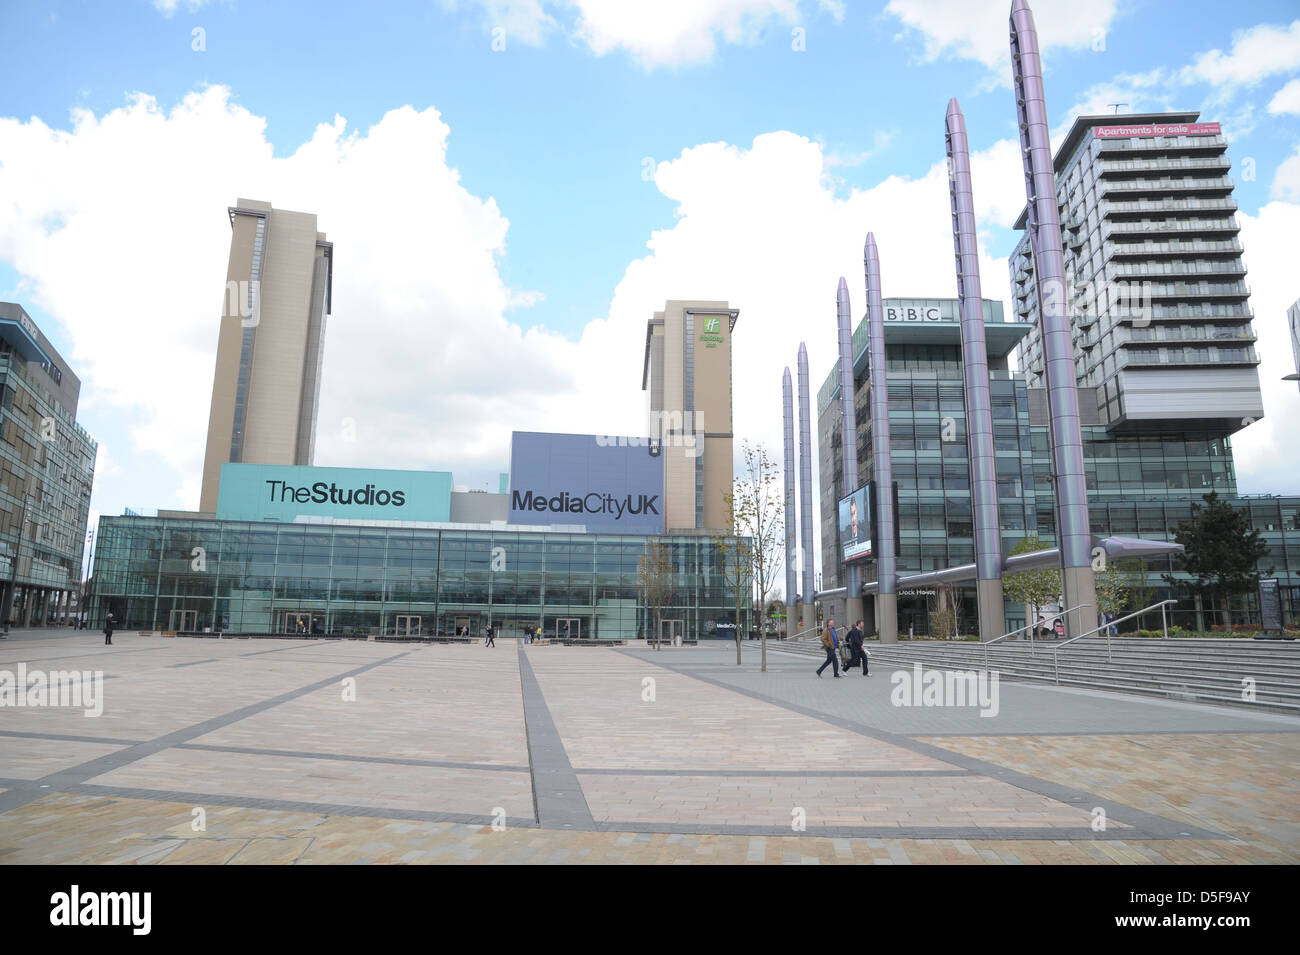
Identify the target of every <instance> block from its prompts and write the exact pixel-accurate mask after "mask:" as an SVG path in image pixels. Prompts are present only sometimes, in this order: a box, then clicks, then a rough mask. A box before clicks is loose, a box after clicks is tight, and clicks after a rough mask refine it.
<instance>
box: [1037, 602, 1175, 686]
mask: <svg viewBox="0 0 1300 955" xmlns="http://www.w3.org/2000/svg"><path fill="white" fill-rule="evenodd" d="M1176 603H1178V601H1177V600H1162V601H1160V602H1159V603H1154V604H1152V605H1151V606H1149V607H1143V608H1142V609H1141V610H1134V611H1133V612H1132V613H1130V614H1126V615H1125V616H1123V617H1118V618H1116V619H1115V620H1108V621H1106V622H1105V623H1103V624H1102V625H1101V626H1100V627H1096V628H1094V629H1092V630H1089V631H1088V632H1087V633H1081V634H1079V635H1078V636H1077V637H1071V638H1070V639H1069V640H1066V641H1064V642H1062V643H1058V644H1057V645H1056V646H1054V647H1052V675H1053V677H1054V678H1055V680H1056V685H1057V686H1060V685H1061V668H1060V665H1059V664H1058V662H1057V657H1056V653H1057V651H1058V650H1060V649H1061V648H1062V647H1067V646H1069V645H1070V644H1072V643H1074V642H1075V641H1076V640H1082V639H1083V638H1084V637H1091V636H1092V635H1093V634H1094V633H1100V632H1101V631H1103V630H1105V631H1106V662H1107V663H1111V662H1113V661H1112V660H1111V655H1110V631H1111V628H1112V627H1114V626H1115V625H1116V624H1119V623H1123V622H1124V621H1125V620H1132V619H1133V618H1134V617H1140V616H1142V615H1143V614H1145V613H1150V612H1151V611H1152V610H1155V609H1156V608H1157V607H1159V608H1160V629H1161V631H1163V632H1164V638H1163V639H1165V640H1168V639H1169V614H1168V611H1166V610H1165V608H1166V607H1167V606H1168V605H1169V604H1176Z"/></svg>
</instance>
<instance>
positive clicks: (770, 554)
mask: <svg viewBox="0 0 1300 955" xmlns="http://www.w3.org/2000/svg"><path fill="white" fill-rule="evenodd" d="M742 454H743V456H744V461H745V463H744V467H743V469H742V470H741V473H740V475H739V476H738V477H737V478H736V485H735V488H734V489H733V490H732V493H731V494H730V495H726V496H725V499H726V500H727V501H728V507H729V508H730V510H731V513H732V516H733V519H734V520H733V523H734V526H735V528H736V533H737V535H738V536H743V537H747V538H748V539H749V544H748V548H749V557H750V566H751V571H752V574H753V592H752V594H751V599H752V601H753V603H752V606H753V607H754V608H755V610H756V613H755V616H757V617H758V618H759V619H762V617H763V613H762V608H763V607H764V606H766V604H767V597H768V594H770V593H771V592H772V590H773V589H774V588H775V587H776V582H777V573H778V571H780V570H781V562H782V560H783V559H784V556H785V504H786V501H785V491H784V490H783V488H782V474H781V470H780V468H778V467H777V464H776V461H775V460H774V459H773V458H772V457H770V456H769V455H768V453H767V448H766V447H765V446H763V445H761V444H751V443H750V442H748V441H746V442H745V443H744V445H743V451H742ZM751 619H752V618H751ZM759 636H760V639H761V641H762V650H761V653H762V670H763V672H765V673H766V672H767V627H762V628H761V633H760V635H759Z"/></svg>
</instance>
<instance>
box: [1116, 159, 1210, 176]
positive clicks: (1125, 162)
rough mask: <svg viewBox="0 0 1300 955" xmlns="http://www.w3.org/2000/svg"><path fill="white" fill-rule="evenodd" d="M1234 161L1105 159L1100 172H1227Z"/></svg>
mask: <svg viewBox="0 0 1300 955" xmlns="http://www.w3.org/2000/svg"><path fill="white" fill-rule="evenodd" d="M1231 166H1232V162H1231V161H1230V160H1229V159H1228V157H1227V156H1209V157H1205V158H1195V159H1194V158H1191V157H1189V156H1179V157H1177V158H1175V157H1172V156H1166V157H1156V158H1152V159H1103V160H1102V161H1101V169H1100V172H1101V174H1102V175H1103V176H1107V175H1110V174H1111V173H1115V172H1147V171H1151V172H1161V171H1163V170H1166V169H1168V170H1176V169H1222V170H1223V171H1224V172H1227V171H1228V169H1229V168H1230V167H1231Z"/></svg>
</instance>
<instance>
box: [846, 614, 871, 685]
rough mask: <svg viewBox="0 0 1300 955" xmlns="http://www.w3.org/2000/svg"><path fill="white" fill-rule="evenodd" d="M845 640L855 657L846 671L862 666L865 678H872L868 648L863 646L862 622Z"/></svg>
mask: <svg viewBox="0 0 1300 955" xmlns="http://www.w3.org/2000/svg"><path fill="white" fill-rule="evenodd" d="M845 639H846V641H847V642H848V645H849V653H851V654H852V655H853V656H852V657H851V658H850V659H849V664H848V666H847V667H845V669H846V670H847V669H849V667H855V666H860V667H862V675H863V676H871V673H870V669H869V667H868V666H867V648H866V647H864V646H863V645H862V640H863V634H862V621H861V620H859V621H858V622H857V623H855V624H854V625H853V629H852V630H850V631H849V635H848V637H846V638H845Z"/></svg>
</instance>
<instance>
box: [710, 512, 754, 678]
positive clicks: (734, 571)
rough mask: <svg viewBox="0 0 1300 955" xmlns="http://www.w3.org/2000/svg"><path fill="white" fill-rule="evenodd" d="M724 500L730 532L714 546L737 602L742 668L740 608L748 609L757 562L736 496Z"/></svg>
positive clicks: (737, 657)
mask: <svg viewBox="0 0 1300 955" xmlns="http://www.w3.org/2000/svg"><path fill="white" fill-rule="evenodd" d="M723 501H724V502H725V503H726V506H727V516H728V523H729V524H730V531H731V533H729V534H720V535H716V536H715V537H714V538H713V546H714V547H715V548H717V554H718V570H719V572H720V573H721V574H722V581H723V583H724V584H725V585H726V588H727V592H728V593H730V594H731V595H732V597H733V598H734V600H735V617H734V618H733V619H734V621H735V628H736V630H735V637H736V666H740V617H741V608H742V607H744V606H745V604H746V602H747V598H748V595H749V592H750V589H751V587H752V578H751V576H750V573H751V568H752V567H753V563H754V556H753V552H752V547H751V543H750V540H749V538H747V537H744V536H743V535H742V530H743V528H742V526H741V522H740V519H739V517H738V516H737V514H736V510H737V503H736V497H735V494H734V493H732V494H725V495H723Z"/></svg>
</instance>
